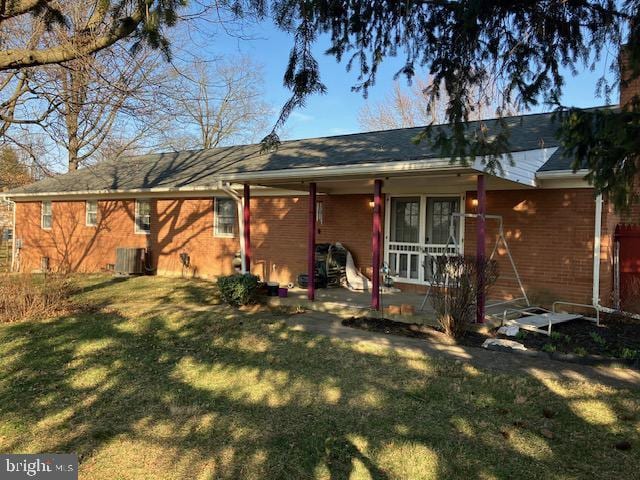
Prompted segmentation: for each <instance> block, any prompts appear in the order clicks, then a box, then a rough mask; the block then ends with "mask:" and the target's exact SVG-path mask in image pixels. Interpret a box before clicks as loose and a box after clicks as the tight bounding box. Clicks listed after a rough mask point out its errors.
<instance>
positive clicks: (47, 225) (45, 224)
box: [41, 200, 53, 230]
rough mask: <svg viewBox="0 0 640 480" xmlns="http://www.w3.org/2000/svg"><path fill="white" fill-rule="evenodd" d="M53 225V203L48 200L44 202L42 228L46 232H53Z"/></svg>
mask: <svg viewBox="0 0 640 480" xmlns="http://www.w3.org/2000/svg"><path fill="white" fill-rule="evenodd" d="M52 223H53V214H52V213H51V201H49V200H47V201H44V202H42V218H41V226H42V228H43V229H44V230H51V224H52Z"/></svg>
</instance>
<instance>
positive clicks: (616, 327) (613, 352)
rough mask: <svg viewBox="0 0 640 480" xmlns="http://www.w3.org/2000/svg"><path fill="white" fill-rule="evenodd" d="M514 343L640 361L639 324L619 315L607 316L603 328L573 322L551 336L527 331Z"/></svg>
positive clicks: (559, 325)
mask: <svg viewBox="0 0 640 480" xmlns="http://www.w3.org/2000/svg"><path fill="white" fill-rule="evenodd" d="M500 337H501V338H502V337H503V336H502V335H500ZM504 338H507V337H504ZM514 340H516V341H518V342H520V343H522V344H524V346H525V347H527V348H528V349H533V350H543V351H556V352H560V353H572V354H578V355H599V356H603V357H613V358H625V359H633V358H640V321H639V320H634V319H630V318H626V317H622V316H619V315H608V316H605V317H604V318H602V319H601V323H600V326H597V325H596V324H595V323H592V322H589V321H587V320H572V321H570V322H566V323H560V324H558V325H554V326H553V329H552V335H551V337H549V336H547V335H541V334H537V333H531V332H526V333H521V334H520V335H519V337H518V338H515V339H514Z"/></svg>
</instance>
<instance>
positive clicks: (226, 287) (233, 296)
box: [218, 273, 259, 307]
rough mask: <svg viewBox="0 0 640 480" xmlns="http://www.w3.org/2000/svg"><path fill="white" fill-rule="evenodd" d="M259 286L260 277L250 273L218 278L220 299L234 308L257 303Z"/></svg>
mask: <svg viewBox="0 0 640 480" xmlns="http://www.w3.org/2000/svg"><path fill="white" fill-rule="evenodd" d="M258 285H259V280H258V277H256V276H255V275H252V274H250V273H245V274H243V275H228V276H226V277H220V278H218V289H219V290H220V299H221V300H222V301H223V302H224V303H227V304H229V305H232V306H234V307H238V306H240V305H249V304H252V303H256V299H257V297H258Z"/></svg>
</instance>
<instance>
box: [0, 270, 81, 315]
mask: <svg viewBox="0 0 640 480" xmlns="http://www.w3.org/2000/svg"><path fill="white" fill-rule="evenodd" d="M72 293H73V288H72V286H71V283H70V282H69V280H68V278H67V277H66V276H63V275H54V274H47V275H29V274H19V275H15V274H5V275H1V276H0V323H6V322H18V321H23V320H30V319H34V318H46V317H51V316H54V315H58V314H60V313H63V312H65V311H67V310H68V309H69V308H70V306H71V298H70V297H71V294H72Z"/></svg>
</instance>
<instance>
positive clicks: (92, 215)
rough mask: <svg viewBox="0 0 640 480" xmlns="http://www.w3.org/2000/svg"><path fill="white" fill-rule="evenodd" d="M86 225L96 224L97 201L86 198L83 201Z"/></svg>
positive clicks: (93, 225)
mask: <svg viewBox="0 0 640 480" xmlns="http://www.w3.org/2000/svg"><path fill="white" fill-rule="evenodd" d="M85 209H86V224H87V227H95V226H97V225H98V201H97V200H87V201H86V203H85Z"/></svg>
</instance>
